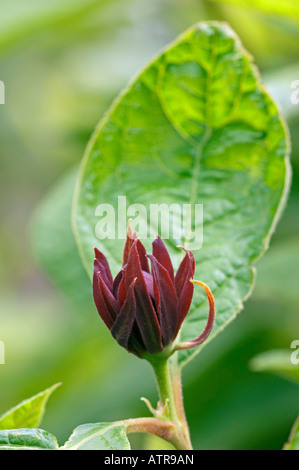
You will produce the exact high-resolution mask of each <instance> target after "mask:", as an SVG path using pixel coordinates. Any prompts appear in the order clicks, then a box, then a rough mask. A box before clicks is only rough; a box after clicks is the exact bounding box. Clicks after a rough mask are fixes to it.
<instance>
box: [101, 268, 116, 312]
mask: <svg viewBox="0 0 299 470" xmlns="http://www.w3.org/2000/svg"><path fill="white" fill-rule="evenodd" d="M97 276H98V280H99V285H100V289H101V292H102V295H103V299H104V301H105V303H106V306H107V308H108V310H109V313H110V315H111V318H112V319H113V320H115V318H116V316H117V314H118V312H119V310H120V307H119V304H118V302H117V301H116V299H115V297H114V295H113V294H112V292H111V291H110V289H109V288H108V286H107V285H106V283H105V281H104V279H103V278H102V277H101V274H100V273H97Z"/></svg>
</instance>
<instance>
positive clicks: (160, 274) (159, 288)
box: [148, 255, 178, 347]
mask: <svg viewBox="0 0 299 470" xmlns="http://www.w3.org/2000/svg"><path fill="white" fill-rule="evenodd" d="M148 257H149V259H150V260H151V263H152V272H153V278H154V295H155V302H156V308H157V310H158V314H159V321H160V327H161V333H162V338H163V346H164V347H165V346H167V345H168V344H169V343H170V342H172V341H173V340H174V338H175V336H176V331H177V326H178V302H177V296H176V291H175V288H174V285H173V282H172V280H171V278H170V275H169V273H168V271H167V270H166V268H165V267H164V266H162V264H160V263H159V262H158V261H157V260H156V258H155V257H154V256H152V255H148Z"/></svg>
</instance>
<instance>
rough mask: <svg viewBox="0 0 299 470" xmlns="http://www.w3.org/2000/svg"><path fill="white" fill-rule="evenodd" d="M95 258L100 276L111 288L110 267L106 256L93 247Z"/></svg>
mask: <svg viewBox="0 0 299 470" xmlns="http://www.w3.org/2000/svg"><path fill="white" fill-rule="evenodd" d="M94 253H95V259H96V260H97V262H98V266H99V270H100V271H101V274H102V277H103V278H104V279H105V283H106V284H107V286H108V287H109V289H111V290H112V286H113V277H112V274H111V271H110V267H109V264H108V261H107V259H106V257H105V256H104V255H103V253H101V252H100V251H99V250H98V249H97V248H95V249H94Z"/></svg>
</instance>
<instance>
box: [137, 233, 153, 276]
mask: <svg viewBox="0 0 299 470" xmlns="http://www.w3.org/2000/svg"><path fill="white" fill-rule="evenodd" d="M136 246H137V251H138V255H139V260H140V264H141V269H142V271H145V272H146V273H149V272H150V269H149V264H148V259H147V256H146V250H145V248H144V246H143V245H142V243H141V241H140V240H139V238H137V243H136Z"/></svg>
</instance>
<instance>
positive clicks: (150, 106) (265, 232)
mask: <svg viewBox="0 0 299 470" xmlns="http://www.w3.org/2000/svg"><path fill="white" fill-rule="evenodd" d="M288 154H289V142H288V135H287V130H286V126H285V124H284V121H283V119H282V116H281V114H280V113H279V111H278V109H277V106H276V105H275V103H274V102H273V100H272V99H271V98H270V96H269V95H268V93H267V92H266V91H265V89H264V87H263V85H262V84H261V81H260V77H259V74H258V72H257V69H256V67H255V66H254V64H253V63H252V59H251V57H250V56H249V55H248V53H247V52H246V51H245V50H244V49H243V47H242V45H241V44H240V41H239V39H238V37H237V36H236V35H235V33H234V32H233V31H232V30H231V29H230V27H229V26H227V25H226V24H221V23H215V22H212V23H199V24H198V25H195V26H194V27H192V28H191V29H189V30H188V31H187V32H186V33H184V34H183V35H181V36H180V37H179V38H178V39H177V40H176V41H175V42H174V43H172V44H171V45H170V46H169V47H168V48H166V49H165V50H164V51H162V52H161V53H160V54H159V55H158V56H157V57H156V58H155V59H154V60H153V62H151V63H150V64H149V65H148V66H147V67H146V68H145V69H144V70H143V71H142V72H141V73H140V74H139V75H138V77H137V78H135V79H134V80H133V81H132V82H131V83H130V84H129V86H128V87H127V88H126V89H125V90H124V92H123V93H122V94H121V95H120V97H119V98H118V99H117V100H116V102H115V103H114V104H113V106H112V107H111V108H110V110H109V111H108V113H107V114H106V116H105V117H104V119H103V120H102V121H101V122H100V124H99V126H98V127H97V129H96V131H95V133H94V135H93V137H92V139H91V141H90V143H89V145H88V148H87V150H86V153H85V156H84V159H83V162H82V166H81V171H80V174H79V179H78V185H77V190H76V195H75V201H74V229H75V235H76V239H77V243H78V247H79V251H80V254H81V257H82V260H83V263H84V265H85V267H86V269H87V271H88V272H89V274H90V275H91V274H92V266H93V247H94V246H97V247H98V248H99V249H100V250H101V251H103V253H104V254H105V255H106V256H107V258H108V260H109V263H110V265H111V267H112V271H113V273H114V274H116V273H117V272H118V270H119V269H120V265H121V257H122V248H123V244H124V240H123V239H119V238H118V239H115V240H114V239H105V240H98V239H97V238H96V235H95V227H96V224H97V222H98V221H99V218H98V217H96V216H95V210H96V207H97V206H98V204H101V203H108V204H111V205H112V206H113V207H114V208H116V209H117V205H118V196H119V195H121V196H126V198H127V204H128V205H129V204H132V203H139V204H143V205H144V206H145V207H146V209H147V215H148V214H150V210H149V209H150V204H162V203H164V204H168V205H170V204H173V203H176V204H180V205H182V204H191V205H192V207H193V205H194V204H203V207H204V243H203V247H202V248H201V249H200V250H196V251H194V255H195V259H196V273H195V279H200V280H202V281H203V282H205V283H207V284H208V285H209V286H210V288H211V289H212V291H213V293H214V296H215V302H216V323H215V327H214V330H213V334H212V335H211V336H210V338H209V340H210V339H211V338H213V337H214V336H215V334H216V333H218V332H219V331H221V330H222V329H223V328H224V327H225V326H226V325H227V324H228V323H229V322H230V321H231V320H233V318H235V316H236V314H237V313H238V312H239V311H240V310H241V309H242V307H243V302H244V300H245V299H246V298H247V297H248V296H249V294H250V293H251V290H252V286H253V280H254V270H253V265H254V263H255V262H256V261H257V259H258V258H259V257H260V256H261V255H262V253H263V252H264V251H265V250H266V249H267V247H268V245H269V240H270V236H271V234H272V232H273V230H274V227H275V225H276V222H277V220H278V216H279V214H280V212H281V210H282V207H283V205H284V200H285V198H286V192H287V189H288V186H289V173H290V172H289V166H288V165H289V163H288ZM124 212H125V211H124V210H121V215H123V213H124ZM116 223H117V221H116ZM116 234H117V227H116ZM122 236H123V237H125V233H122ZM143 241H144V240H143ZM165 241H166V243H167V245H168V248H169V250H170V253H171V257H172V260H173V262H174V265H175V267H176V268H177V267H178V264H179V262H180V260H181V257H182V250H180V249H178V248H176V245H178V244H185V245H186V244H187V243H186V239H185V238H181V239H180V238H177V239H176V240H165ZM145 245H146V247H147V248H150V244H149V240H145ZM207 311H208V306H207V300H206V298H205V296H204V295H203V293H202V292H201V289H200V288H198V289H195V294H194V299H193V304H192V307H191V310H190V312H189V314H188V316H187V318H186V320H185V322H184V324H183V327H182V330H181V340H183V341H186V340H191V339H193V338H194V337H196V336H198V335H199V334H200V333H201V331H202V330H203V328H204V326H205V323H206V319H207ZM205 344H206V343H205ZM199 350H200V348H198V349H197V350H196V351H194V350H188V351H182V352H180V354H179V357H178V360H179V362H180V364H181V365H182V366H183V365H184V364H186V363H187V362H188V361H189V360H190V359H191V357H192V356H193V355H195V354H196V353H197V352H198V351H199Z"/></svg>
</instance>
